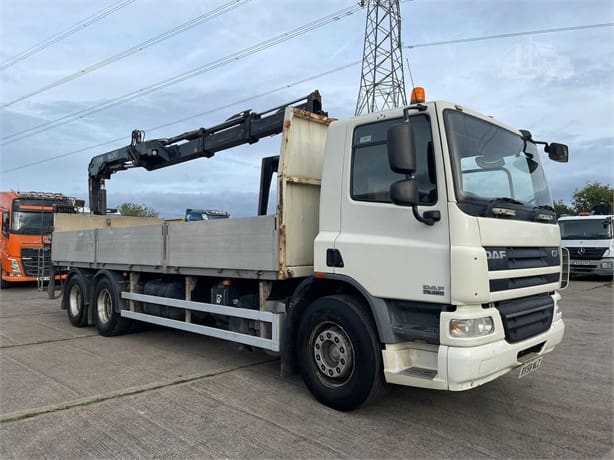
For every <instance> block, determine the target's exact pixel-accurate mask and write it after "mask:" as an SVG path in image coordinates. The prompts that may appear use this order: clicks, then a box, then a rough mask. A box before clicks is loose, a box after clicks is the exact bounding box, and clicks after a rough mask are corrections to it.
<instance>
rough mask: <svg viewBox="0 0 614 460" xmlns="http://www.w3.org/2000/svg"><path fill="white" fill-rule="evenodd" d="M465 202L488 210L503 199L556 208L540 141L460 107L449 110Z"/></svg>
mask: <svg viewBox="0 0 614 460" xmlns="http://www.w3.org/2000/svg"><path fill="white" fill-rule="evenodd" d="M444 119H445V123H446V134H447V138H448V145H449V148H450V155H451V157H452V164H453V169H454V182H455V186H456V195H457V199H458V202H459V205H461V204H463V203H467V204H469V206H466V207H464V208H463V207H462V206H461V208H463V210H464V211H465V212H470V213H471V214H475V215H482V213H483V211H484V209H485V207H487V206H488V204H489V203H491V202H493V201H497V200H501V201H507V202H512V203H515V204H516V205H525V206H526V207H528V208H529V209H531V210H532V209H533V208H538V209H540V208H542V209H552V198H551V196H550V191H549V189H548V185H547V183H546V179H545V176H544V170H543V167H542V165H541V164H540V159H539V154H538V152H537V147H536V145H535V144H533V143H532V142H526V145H525V141H524V139H523V138H522V137H521V136H519V135H518V134H515V133H513V132H511V131H508V130H507V129H504V128H501V127H499V126H497V125H495V124H493V123H489V122H488V121H485V120H482V119H479V118H476V117H473V116H471V115H467V114H465V113H463V112H459V111H456V110H446V111H445V112H444Z"/></svg>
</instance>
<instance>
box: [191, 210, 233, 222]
mask: <svg viewBox="0 0 614 460" xmlns="http://www.w3.org/2000/svg"><path fill="white" fill-rule="evenodd" d="M228 218H230V213H229V212H228V211H219V210H217V209H192V208H187V209H186V210H185V221H186V222H192V221H195V220H216V219H228Z"/></svg>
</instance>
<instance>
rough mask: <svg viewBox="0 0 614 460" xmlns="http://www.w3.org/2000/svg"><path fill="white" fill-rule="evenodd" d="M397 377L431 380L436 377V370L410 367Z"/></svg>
mask: <svg viewBox="0 0 614 460" xmlns="http://www.w3.org/2000/svg"><path fill="white" fill-rule="evenodd" d="M399 375H406V376H408V377H415V378H418V379H425V380H433V379H434V378H435V376H436V375H437V370H436V369H425V368H424V367H410V368H408V369H403V370H402V371H401V372H399Z"/></svg>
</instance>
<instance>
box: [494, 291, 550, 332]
mask: <svg viewBox="0 0 614 460" xmlns="http://www.w3.org/2000/svg"><path fill="white" fill-rule="evenodd" d="M495 308H496V309H497V310H499V313H500V314H501V319H502V321H503V328H504V329H505V340H507V341H508V342H510V343H515V342H520V341H521V340H525V339H528V338H530V337H534V336H536V335H538V334H541V333H542V332H545V331H547V330H548V329H550V325H551V324H552V316H553V314H554V300H552V297H550V296H549V295H536V296H531V297H523V298H521V299H514V300H506V301H502V302H496V303H495Z"/></svg>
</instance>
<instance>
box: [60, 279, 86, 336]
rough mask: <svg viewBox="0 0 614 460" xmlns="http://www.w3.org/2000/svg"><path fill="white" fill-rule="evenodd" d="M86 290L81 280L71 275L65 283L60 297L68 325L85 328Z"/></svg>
mask: <svg viewBox="0 0 614 460" xmlns="http://www.w3.org/2000/svg"><path fill="white" fill-rule="evenodd" d="M87 304H88V302H87V289H86V287H85V282H84V281H83V278H81V276H79V275H73V276H71V277H70V279H69V280H68V281H67V282H66V285H65V286H64V292H63V295H62V307H63V308H65V309H66V312H67V313H68V320H69V321H70V324H72V325H73V326H75V327H83V326H87Z"/></svg>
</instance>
